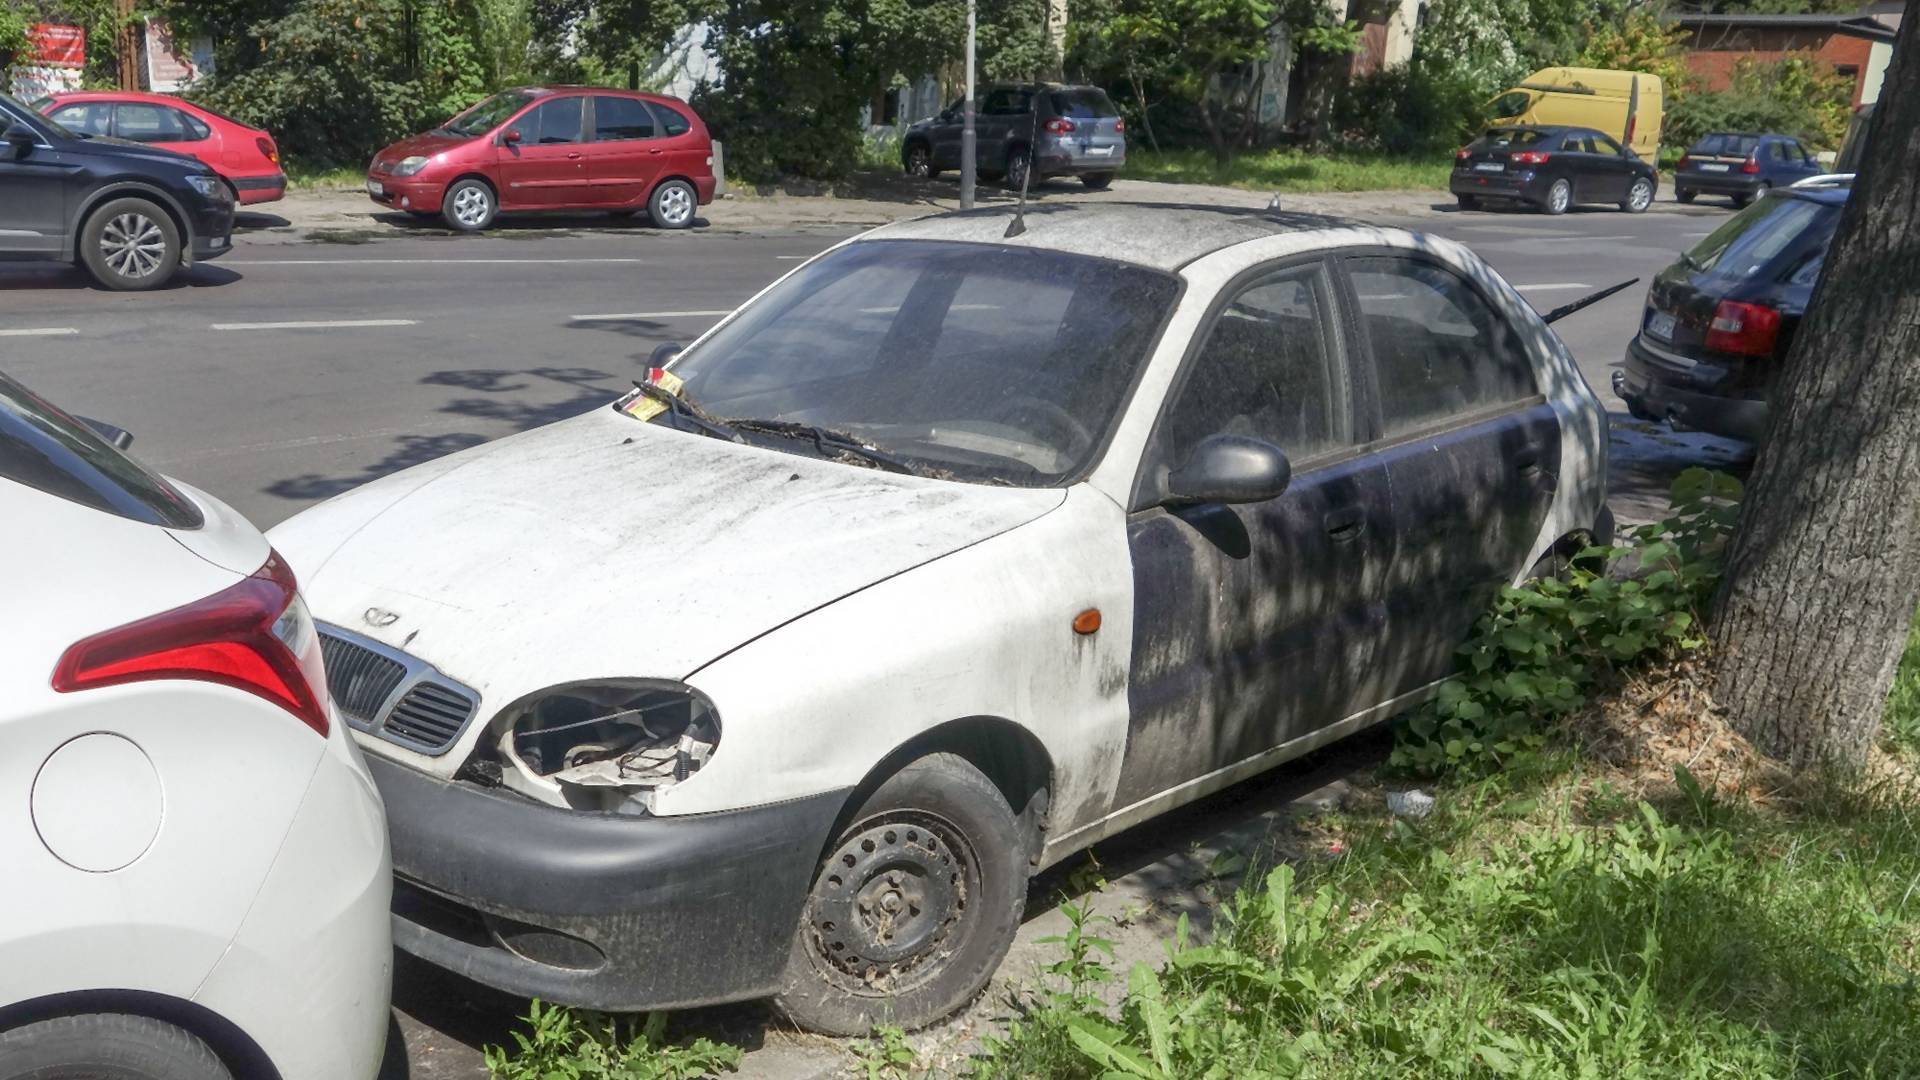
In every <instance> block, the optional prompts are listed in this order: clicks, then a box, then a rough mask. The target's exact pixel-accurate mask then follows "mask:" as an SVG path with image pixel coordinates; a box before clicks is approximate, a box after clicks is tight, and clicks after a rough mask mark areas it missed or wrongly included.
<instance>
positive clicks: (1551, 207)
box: [1541, 176, 1573, 215]
mask: <svg viewBox="0 0 1920 1080" xmlns="http://www.w3.org/2000/svg"><path fill="white" fill-rule="evenodd" d="M1572 206H1573V182H1572V181H1570V180H1568V179H1567V178H1566V177H1564V176H1563V177H1561V178H1560V179H1558V180H1555V181H1554V182H1553V186H1552V187H1549V188H1548V189H1547V201H1546V202H1545V203H1544V204H1543V205H1542V206H1541V209H1543V210H1545V211H1546V212H1547V213H1549V214H1554V215H1559V214H1564V213H1566V212H1567V210H1568V208H1570V207H1572Z"/></svg>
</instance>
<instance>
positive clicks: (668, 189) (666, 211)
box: [647, 180, 700, 229]
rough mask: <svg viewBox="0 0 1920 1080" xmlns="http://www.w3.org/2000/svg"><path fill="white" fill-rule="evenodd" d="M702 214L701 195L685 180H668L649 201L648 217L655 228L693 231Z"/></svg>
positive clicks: (655, 191)
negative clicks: (697, 219) (698, 217)
mask: <svg viewBox="0 0 1920 1080" xmlns="http://www.w3.org/2000/svg"><path fill="white" fill-rule="evenodd" d="M699 213H700V194H699V192H697V191H695V190H693V185H692V184H689V183H687V182H686V181H685V180H668V181H667V182H666V183H663V184H661V185H660V186H659V187H657V188H654V189H653V194H652V196H650V197H649V198H648V199H647V216H648V217H649V218H652V219H653V224H654V227H655V228H659V229H691V228H693V219H694V218H695V217H697V216H699Z"/></svg>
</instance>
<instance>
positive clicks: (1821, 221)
mask: <svg viewBox="0 0 1920 1080" xmlns="http://www.w3.org/2000/svg"><path fill="white" fill-rule="evenodd" d="M1839 217H1840V208H1839V207H1838V206H1830V205H1827V204H1825V203H1817V202H1814V201H1813V200H1811V199H1801V198H1795V197H1793V196H1789V195H1775V196H1771V197H1769V198H1765V199H1761V200H1760V201H1759V202H1756V203H1754V204H1753V205H1752V206H1749V207H1747V208H1746V209H1745V210H1742V211H1740V212H1739V213H1738V214H1735V215H1734V216H1733V217H1731V218H1729V219H1728V220H1727V223H1726V224H1725V225H1722V226H1720V227H1719V228H1718V229H1715V230H1714V231H1713V234H1712V235H1710V236H1708V237H1707V238H1706V239H1705V240H1702V241H1700V243H1699V245H1698V246H1696V247H1695V248H1694V249H1693V250H1692V251H1690V252H1688V253H1687V261H1688V262H1689V263H1691V264H1692V266H1693V269H1695V270H1696V271H1701V272H1704V273H1709V274H1712V275H1714V276H1715V277H1722V278H1732V279H1735V280H1741V279H1746V278H1752V277H1758V276H1760V275H1762V274H1765V273H1767V272H1768V271H1769V268H1770V267H1772V266H1773V265H1774V263H1775V262H1776V261H1777V260H1778V259H1779V258H1780V256H1781V254H1782V253H1783V252H1786V251H1787V250H1788V249H1789V248H1793V247H1795V246H1796V245H1797V244H1798V243H1799V241H1800V240H1801V239H1802V238H1805V239H1807V240H1815V239H1817V238H1819V237H1820V235H1821V234H1822V233H1825V234H1826V235H1828V236H1831V234H1832V232H1833V227H1834V224H1835V223H1836V222H1837V221H1838V219H1839Z"/></svg>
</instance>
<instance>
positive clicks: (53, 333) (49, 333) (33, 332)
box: [0, 326, 80, 337]
mask: <svg viewBox="0 0 1920 1080" xmlns="http://www.w3.org/2000/svg"><path fill="white" fill-rule="evenodd" d="M79 332H80V331H78V330H76V329H74V328H73V327H71V326H42V327H36V328H32V329H26V330H0V337H65V336H66V335H68V334H77V333H79Z"/></svg>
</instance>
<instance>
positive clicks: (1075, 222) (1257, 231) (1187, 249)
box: [861, 202, 1371, 271]
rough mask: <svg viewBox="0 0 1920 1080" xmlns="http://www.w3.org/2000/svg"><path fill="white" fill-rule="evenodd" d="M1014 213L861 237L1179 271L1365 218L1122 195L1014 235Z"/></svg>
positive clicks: (957, 216) (1029, 215)
mask: <svg viewBox="0 0 1920 1080" xmlns="http://www.w3.org/2000/svg"><path fill="white" fill-rule="evenodd" d="M1011 220H1012V215H1011V214H1009V213H1008V211H1007V210H1005V209H1003V208H998V207H995V208H992V209H979V210H962V211H958V212H956V213H949V214H937V215H933V216H930V217H923V218H915V219H913V220H911V221H903V222H900V223H898V224H894V225H887V226H884V227H882V228H879V229H875V230H874V231H872V232H870V233H868V234H866V236H864V237H862V238H861V239H862V240H863V241H864V240H945V241H955V242H960V243H970V244H991V245H995V246H1005V247H1020V248H1033V249H1037V250H1042V251H1058V252H1062V253H1065V254H1069V255H1087V256H1093V257H1095V258H1102V259H1112V260H1114V261H1116V262H1128V263H1135V264H1138V265H1141V266H1149V267H1153V268H1154V269H1157V270H1166V271H1174V270H1178V269H1180V268H1181V267H1183V266H1185V265H1187V264H1188V263H1190V262H1192V261H1194V260H1195V259H1199V258H1202V257H1204V256H1207V255H1211V254H1213V253H1214V252H1216V251H1220V250H1222V249H1224V248H1230V247H1233V246H1234V245H1236V244H1244V243H1247V242H1248V241H1252V240H1261V239H1265V238H1267V237H1270V236H1278V235H1281V234H1283V233H1312V232H1326V231H1332V230H1336V229H1346V228H1354V227H1358V226H1360V224H1361V223H1359V222H1355V221H1349V220H1346V219H1344V218H1337V217H1328V216H1325V215H1322V214H1307V213H1301V212H1298V211H1292V210H1274V209H1267V210H1255V209H1243V208H1236V207H1225V206H1192V205H1186V204H1174V203H1117V202H1102V203H1059V204H1052V205H1046V206H1028V207H1027V210H1026V226H1027V228H1026V231H1025V232H1023V233H1021V234H1020V235H1018V236H1014V237H1008V236H1007V235H1006V232H1007V225H1008V223H1009V222H1010V221H1011ZM1369 227H1371V226H1369Z"/></svg>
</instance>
